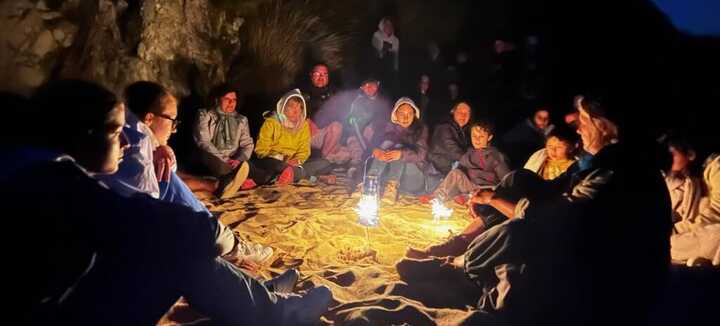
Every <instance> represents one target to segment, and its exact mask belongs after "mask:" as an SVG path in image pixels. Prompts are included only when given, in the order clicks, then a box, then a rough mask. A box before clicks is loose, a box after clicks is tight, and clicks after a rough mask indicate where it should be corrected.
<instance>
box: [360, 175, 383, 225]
mask: <svg viewBox="0 0 720 326" xmlns="http://www.w3.org/2000/svg"><path fill="white" fill-rule="evenodd" d="M354 210H355V213H357V214H358V223H360V224H362V225H364V226H368V227H370V226H372V227H375V226H378V223H379V222H380V216H379V210H380V205H379V189H378V180H377V177H376V176H367V177H366V178H365V180H364V186H363V193H362V197H360V202H358V205H357V207H356V208H355V209H354Z"/></svg>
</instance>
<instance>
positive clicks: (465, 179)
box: [420, 121, 510, 205]
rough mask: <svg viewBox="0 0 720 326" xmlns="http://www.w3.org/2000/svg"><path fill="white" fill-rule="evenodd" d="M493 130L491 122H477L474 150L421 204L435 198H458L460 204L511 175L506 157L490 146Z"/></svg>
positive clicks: (474, 131)
mask: <svg viewBox="0 0 720 326" xmlns="http://www.w3.org/2000/svg"><path fill="white" fill-rule="evenodd" d="M493 132H494V131H493V127H492V125H491V124H490V123H488V122H484V121H481V122H477V123H475V124H473V125H472V126H471V127H470V137H471V140H472V147H473V148H471V149H469V150H468V151H467V152H466V153H465V154H464V155H463V156H462V157H461V158H460V161H459V162H456V164H455V165H456V166H457V167H456V168H454V169H452V170H451V171H450V173H448V175H447V176H446V177H445V179H444V180H443V181H442V183H440V185H439V186H438V187H437V189H435V191H434V192H433V193H432V194H431V195H425V196H420V202H422V203H429V202H430V201H431V200H432V199H433V198H438V199H439V200H441V201H445V200H447V199H448V198H450V197H451V196H456V195H459V196H457V197H455V201H456V202H457V203H459V204H461V205H464V204H465V203H466V202H467V196H468V195H469V194H471V193H473V192H474V191H476V190H479V189H482V188H493V187H495V186H496V185H497V184H498V183H500V180H502V178H503V177H504V176H505V175H506V174H508V173H509V172H510V169H509V168H508V164H507V158H506V157H505V155H504V154H503V153H501V152H500V151H498V150H497V148H495V147H493V146H490V141H491V140H492V139H493Z"/></svg>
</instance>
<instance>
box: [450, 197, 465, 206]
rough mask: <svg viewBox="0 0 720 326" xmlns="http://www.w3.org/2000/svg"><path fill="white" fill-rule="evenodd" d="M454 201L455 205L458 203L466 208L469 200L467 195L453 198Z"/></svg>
mask: <svg viewBox="0 0 720 326" xmlns="http://www.w3.org/2000/svg"><path fill="white" fill-rule="evenodd" d="M453 201H455V203H457V204H458V205H460V206H465V205H466V204H467V202H468V198H467V196H465V195H457V196H455V197H453Z"/></svg>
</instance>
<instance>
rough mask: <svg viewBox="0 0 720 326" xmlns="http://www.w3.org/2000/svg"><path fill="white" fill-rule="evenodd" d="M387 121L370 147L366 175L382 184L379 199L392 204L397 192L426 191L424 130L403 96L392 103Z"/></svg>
mask: <svg viewBox="0 0 720 326" xmlns="http://www.w3.org/2000/svg"><path fill="white" fill-rule="evenodd" d="M390 122H391V123H390V124H388V125H387V127H386V129H385V134H384V135H383V136H382V137H379V140H378V141H379V142H380V144H378V145H376V146H374V149H373V151H372V158H373V162H372V165H371V166H370V168H369V170H368V172H367V175H369V176H375V177H377V178H378V179H379V180H380V181H381V182H383V183H385V191H384V195H383V200H384V201H386V202H389V203H395V201H396V200H397V195H398V191H399V190H403V191H405V192H409V193H421V192H425V191H426V188H427V187H426V184H427V180H426V179H427V178H426V175H425V174H426V173H425V170H426V169H427V168H428V167H429V166H428V164H427V162H426V159H427V151H428V129H427V127H426V126H425V125H424V124H423V123H422V122H421V121H420V109H418V107H417V106H416V105H415V102H413V101H412V100H411V99H409V98H407V97H402V98H400V99H399V100H398V101H397V102H396V103H395V106H394V107H393V110H392V113H391V115H390Z"/></svg>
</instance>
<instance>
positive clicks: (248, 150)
mask: <svg viewBox="0 0 720 326" xmlns="http://www.w3.org/2000/svg"><path fill="white" fill-rule="evenodd" d="M254 147H255V145H254V144H253V139H252V137H251V136H250V126H249V125H248V120H247V118H245V117H243V119H242V121H241V122H240V128H238V149H237V151H235V155H234V156H233V158H234V159H236V160H239V161H243V162H244V161H247V160H249V159H250V156H252V152H253V148H254Z"/></svg>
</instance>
